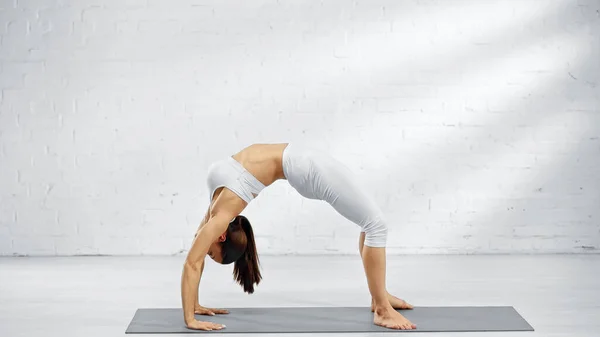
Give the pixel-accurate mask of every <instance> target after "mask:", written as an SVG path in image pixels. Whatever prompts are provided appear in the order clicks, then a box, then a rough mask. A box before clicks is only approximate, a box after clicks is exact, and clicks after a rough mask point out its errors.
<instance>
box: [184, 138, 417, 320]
mask: <svg viewBox="0 0 600 337" xmlns="http://www.w3.org/2000/svg"><path fill="white" fill-rule="evenodd" d="M280 179H283V180H287V182H288V183H289V184H290V185H291V186H292V187H293V188H294V189H296V190H297V191H298V192H299V193H300V194H301V195H302V196H304V197H306V198H309V199H317V200H323V201H325V202H327V203H329V204H330V205H331V206H332V207H333V208H334V209H335V210H336V211H337V212H338V213H339V214H341V215H342V216H344V217H345V218H346V219H348V220H350V221H352V222H353V223H355V224H357V225H358V226H360V228H361V233H360V237H359V243H358V247H359V252H360V255H361V258H362V261H363V266H364V270H365V274H366V277H367V283H368V286H369V292H370V293H371V311H372V312H373V313H374V317H373V322H374V324H376V325H379V326H383V327H386V328H390V329H402V330H409V329H415V328H416V326H415V325H414V324H412V323H411V322H410V321H408V320H407V319H406V318H405V317H404V316H402V315H401V314H400V313H399V312H398V311H396V309H412V306H411V305H410V304H408V303H407V302H405V301H404V300H401V299H399V298H397V297H394V296H392V295H390V294H389V293H388V292H387V290H386V285H385V275H386V254H385V246H386V241H387V225H386V222H385V219H384V217H383V215H382V212H381V210H380V209H379V207H378V206H377V205H376V204H375V202H374V200H373V199H372V198H371V197H370V196H369V195H368V194H367V193H365V191H364V190H363V189H362V188H361V187H360V186H359V184H357V183H356V179H355V178H354V177H353V175H352V174H351V172H350V170H349V169H348V168H347V167H346V166H344V165H343V164H341V163H340V162H338V161H337V160H335V159H334V158H332V157H331V156H328V155H326V154H324V153H322V152H320V151H315V150H309V149H304V148H302V147H300V146H297V145H296V144H253V145H251V146H248V147H246V148H245V149H243V150H242V151H240V152H238V153H237V154H235V155H233V156H231V157H228V158H226V159H225V160H222V161H218V162H215V163H213V164H212V165H211V166H210V168H209V170H208V178H207V181H208V187H209V192H210V201H211V202H210V206H209V208H208V211H207V212H206V215H205V217H204V219H203V220H202V222H201V224H200V227H199V229H198V231H197V233H196V237H195V239H194V241H193V243H192V247H191V248H190V251H189V252H188V255H187V258H186V261H185V264H184V267H183V275H182V279H181V297H182V304H183V314H184V319H185V323H186V326H187V327H188V328H189V329H199V330H219V329H222V328H223V327H224V326H223V325H221V324H216V323H211V322H204V321H198V320H196V318H195V316H194V314H195V313H197V314H204V315H214V314H220V313H227V311H226V310H222V309H209V308H204V307H202V306H200V304H199V302H198V286H199V283H200V277H201V275H202V271H203V269H204V259H205V257H206V255H208V256H210V257H211V258H212V259H213V260H214V261H216V262H218V263H222V264H230V263H234V269H233V274H234V278H235V279H236V281H237V282H238V283H239V284H240V285H242V286H243V288H244V291H245V292H247V293H253V292H254V285H255V284H258V283H259V282H260V280H261V274H260V270H259V260H258V255H257V252H256V246H255V243H254V234H253V230H252V227H251V225H250V222H249V221H248V219H247V218H246V217H244V216H242V215H240V213H241V212H242V211H243V210H244V208H246V206H247V205H248V203H250V202H251V201H252V200H253V199H254V198H255V197H256V196H257V195H258V194H259V193H260V192H261V191H262V190H263V189H264V188H265V187H266V186H269V185H271V184H272V183H273V182H275V181H277V180H280Z"/></svg>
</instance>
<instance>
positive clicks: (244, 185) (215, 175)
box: [206, 157, 265, 203]
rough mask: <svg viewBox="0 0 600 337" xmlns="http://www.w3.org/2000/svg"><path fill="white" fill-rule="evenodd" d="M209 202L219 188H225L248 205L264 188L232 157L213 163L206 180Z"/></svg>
mask: <svg viewBox="0 0 600 337" xmlns="http://www.w3.org/2000/svg"><path fill="white" fill-rule="evenodd" d="M206 181H207V184H208V190H209V192H210V195H209V197H210V200H211V201H212V199H213V197H214V194H215V191H216V190H217V189H218V188H220V187H227V189H229V190H231V191H232V192H233V193H235V194H236V195H237V196H238V197H240V198H241V199H242V200H244V201H245V202H246V203H250V201H252V200H253V199H254V198H255V195H258V194H259V193H260V191H262V190H263V189H264V188H265V185H264V184H263V183H261V182H260V181H259V180H258V179H256V177H254V176H253V175H252V174H251V173H250V172H248V170H246V169H245V168H244V166H242V164H240V163H239V162H238V161H237V160H235V159H233V157H227V159H225V160H221V161H218V162H215V163H213V164H212V165H210V167H209V168H208V176H207V178H206Z"/></svg>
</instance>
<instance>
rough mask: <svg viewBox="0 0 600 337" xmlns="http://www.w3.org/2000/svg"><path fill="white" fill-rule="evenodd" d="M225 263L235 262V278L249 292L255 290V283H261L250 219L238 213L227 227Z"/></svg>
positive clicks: (224, 252)
mask: <svg viewBox="0 0 600 337" xmlns="http://www.w3.org/2000/svg"><path fill="white" fill-rule="evenodd" d="M223 248H224V249H223V263H224V264H227V263H231V262H234V265H233V278H234V279H235V281H236V282H237V283H239V284H240V285H241V286H242V287H243V288H244V291H245V292H246V293H248V294H252V293H253V292H254V285H255V284H259V283H260V280H261V279H262V276H261V274H260V266H259V260H258V253H257V251H256V243H255V242H254V232H253V230H252V226H251V225H250V221H248V219H247V218H246V217H245V216H243V215H238V216H237V217H236V218H235V219H234V220H233V221H232V222H231V223H230V224H229V227H228V228H227V238H226V240H225V242H223Z"/></svg>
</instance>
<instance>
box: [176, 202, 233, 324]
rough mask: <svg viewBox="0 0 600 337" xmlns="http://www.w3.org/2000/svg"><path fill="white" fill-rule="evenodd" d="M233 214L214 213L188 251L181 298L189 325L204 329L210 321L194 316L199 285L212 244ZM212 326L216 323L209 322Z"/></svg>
mask: <svg viewBox="0 0 600 337" xmlns="http://www.w3.org/2000/svg"><path fill="white" fill-rule="evenodd" d="M230 219H231V215H229V214H228V212H220V213H217V214H215V215H213V216H212V217H211V218H210V220H209V221H208V222H206V225H204V226H202V227H201V228H200V230H199V231H198V233H197V236H196V238H195V239H194V242H193V243H192V247H191V248H190V251H189V252H188V255H187V258H186V260H185V264H184V266H183V273H182V276H181V300H182V304H183V314H184V320H185V323H186V325H187V326H188V327H190V328H197V329H203V327H204V326H203V325H202V324H198V323H208V322H198V321H196V319H195V317H194V309H195V305H196V303H198V286H199V284H200V277H201V274H202V269H203V268H204V258H205V257H206V254H207V253H208V249H209V248H210V245H211V244H212V243H213V242H215V241H216V240H217V238H218V237H219V236H220V235H221V234H223V233H224V232H225V231H226V230H227V226H228V225H229V220H230ZM208 324H210V325H211V326H212V325H215V324H212V323H208Z"/></svg>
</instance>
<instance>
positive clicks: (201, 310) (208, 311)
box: [194, 304, 229, 316]
mask: <svg viewBox="0 0 600 337" xmlns="http://www.w3.org/2000/svg"><path fill="white" fill-rule="evenodd" d="M194 313H195V314H196V315H208V316H214V315H215V314H228V313H229V311H227V310H225V309H214V308H205V307H203V306H201V305H199V304H196V306H195V307H194Z"/></svg>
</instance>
